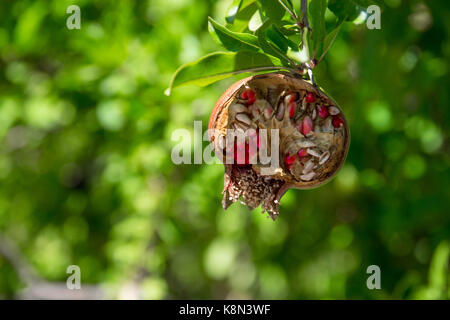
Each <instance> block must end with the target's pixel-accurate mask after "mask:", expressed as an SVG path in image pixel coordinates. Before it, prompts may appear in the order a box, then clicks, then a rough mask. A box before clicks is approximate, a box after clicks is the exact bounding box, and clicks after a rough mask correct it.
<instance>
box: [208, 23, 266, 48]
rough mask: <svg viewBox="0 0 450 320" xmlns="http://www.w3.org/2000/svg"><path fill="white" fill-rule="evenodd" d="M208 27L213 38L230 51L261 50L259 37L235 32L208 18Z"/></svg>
mask: <svg viewBox="0 0 450 320" xmlns="http://www.w3.org/2000/svg"><path fill="white" fill-rule="evenodd" d="M208 20H209V22H208V29H209V32H210V33H211V35H212V36H213V38H214V39H215V40H216V41H218V42H219V43H221V44H222V45H223V46H224V47H225V48H226V49H227V50H229V51H239V50H255V51H258V50H259V46H258V38H257V37H256V36H254V35H252V34H249V33H239V32H233V31H231V30H229V29H227V28H226V27H224V26H222V25H220V24H219V23H217V22H216V21H214V20H213V19H212V18H211V17H209V18H208Z"/></svg>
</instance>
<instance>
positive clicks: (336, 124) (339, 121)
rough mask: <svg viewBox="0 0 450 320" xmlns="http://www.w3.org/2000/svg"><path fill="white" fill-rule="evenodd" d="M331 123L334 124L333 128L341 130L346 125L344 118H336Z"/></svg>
mask: <svg viewBox="0 0 450 320" xmlns="http://www.w3.org/2000/svg"><path fill="white" fill-rule="evenodd" d="M331 123H332V124H333V127H335V128H339V127H341V126H343V125H344V120H342V118H341V117H339V116H334V117H333V121H332V122H331Z"/></svg>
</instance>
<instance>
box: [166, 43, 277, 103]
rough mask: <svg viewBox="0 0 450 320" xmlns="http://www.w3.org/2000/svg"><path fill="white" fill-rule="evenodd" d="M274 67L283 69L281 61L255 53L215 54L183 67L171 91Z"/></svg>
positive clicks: (169, 90) (175, 77) (176, 76)
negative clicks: (184, 86) (179, 87)
mask: <svg viewBox="0 0 450 320" xmlns="http://www.w3.org/2000/svg"><path fill="white" fill-rule="evenodd" d="M273 67H280V69H282V64H281V61H280V60H279V59H277V58H275V57H271V56H269V55H267V54H264V53H259V52H254V51H239V52H215V53H211V54H209V55H206V56H204V57H203V58H200V59H199V60H197V61H195V62H191V63H188V64H185V65H183V66H181V67H180V68H179V69H178V70H177V71H176V72H175V74H174V75H173V78H172V81H171V83H170V87H169V89H168V90H167V91H166V94H168V95H169V94H170V92H171V90H172V88H174V87H178V86H181V85H187V84H195V85H199V86H206V85H208V84H211V83H213V82H216V81H219V80H222V79H225V78H228V77H230V76H232V75H234V74H238V73H243V72H252V71H253V72H254V71H263V70H267V69H270V68H273Z"/></svg>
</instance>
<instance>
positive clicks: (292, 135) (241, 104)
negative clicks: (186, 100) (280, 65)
mask: <svg viewBox="0 0 450 320" xmlns="http://www.w3.org/2000/svg"><path fill="white" fill-rule="evenodd" d="M320 114H322V116H320ZM335 119H339V121H336V120H335ZM208 128H209V129H211V130H212V132H214V133H215V134H214V135H211V143H212V144H213V146H214V149H215V153H216V155H221V157H220V158H222V159H224V160H225V161H224V165H225V178H224V190H223V195H224V196H223V201H222V205H223V207H224V209H226V208H228V207H229V206H230V205H231V204H232V203H233V202H236V201H238V200H241V202H242V203H243V204H245V205H247V206H248V207H249V208H250V209H254V208H256V207H258V206H259V205H261V207H262V209H263V211H267V212H268V214H269V215H270V217H271V218H272V219H276V217H277V216H278V204H279V201H280V199H281V197H282V195H283V194H284V193H285V192H286V191H287V190H288V189H290V188H298V189H309V188H314V187H317V186H319V185H322V184H324V183H325V182H327V181H329V180H330V179H331V178H332V177H333V176H334V175H335V174H336V173H337V171H338V170H339V168H340V167H341V166H342V164H343V162H344V160H345V156H346V154H347V150H348V147H349V140H350V139H349V138H350V134H349V128H348V125H347V121H346V120H345V117H344V114H343V113H342V111H341V109H339V107H338V106H337V104H336V103H335V102H334V101H333V100H332V99H330V98H329V97H328V96H327V95H326V94H325V93H323V92H322V91H321V90H319V89H318V88H317V87H315V86H313V85H311V84H310V83H308V82H306V81H304V80H302V79H299V78H296V77H293V76H291V75H289V74H280V73H269V74H264V75H257V76H253V77H249V78H246V79H244V80H241V81H238V82H236V83H235V84H233V85H232V86H231V87H230V88H229V89H228V90H227V91H226V92H225V93H224V94H223V95H222V97H221V98H220V99H219V100H218V101H217V103H216V105H215V107H214V109H213V111H212V113H211V117H210V121H209V126H208ZM263 129H264V130H266V131H265V132H266V134H267V141H271V140H272V138H273V136H272V134H277V135H278V137H277V140H278V141H279V143H278V148H277V149H275V150H273V149H271V146H272V144H269V143H266V144H265V146H266V148H267V152H265V154H270V155H271V157H272V159H273V158H274V156H275V157H276V158H278V159H280V161H279V163H278V165H277V166H275V167H273V166H272V165H273V162H270V163H266V164H264V163H262V162H261V161H259V159H258V152H257V151H259V150H258V149H259V148H260V147H261V143H260V142H261V141H263V140H264V139H263V138H261V139H259V138H258V137H259V132H260V131H262V130H263ZM229 130H238V131H239V130H241V132H242V133H243V136H244V139H242V141H241V144H242V145H243V146H244V147H243V148H241V149H242V150H243V152H242V153H243V154H244V156H241V157H236V154H238V153H239V152H238V149H239V147H240V145H239V142H236V139H235V135H232V136H230V135H228V136H227V132H228V131H229ZM250 130H251V131H250ZM245 132H255V134H254V135H252V134H247V135H246V134H245ZM255 135H256V139H253V142H254V141H255V140H256V144H254V145H255V146H256V147H254V148H253V149H254V150H253V152H252V148H251V147H248V146H251V145H252V138H253V137H254V136H255ZM230 139H231V140H230ZM245 146H247V147H245ZM236 147H237V148H236ZM274 153H276V154H274ZM230 155H231V156H230ZM230 158H232V159H233V160H234V161H233V162H234V163H229V162H228V161H226V160H228V159H230ZM252 158H254V161H252V162H250V159H252ZM239 160H241V161H239ZM263 169H265V171H264V173H263Z"/></svg>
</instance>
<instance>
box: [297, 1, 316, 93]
mask: <svg viewBox="0 0 450 320" xmlns="http://www.w3.org/2000/svg"><path fill="white" fill-rule="evenodd" d="M300 10H301V11H302V25H303V28H302V45H303V50H304V51H305V54H306V57H307V59H306V62H305V66H306V68H307V70H308V76H309V80H311V82H312V84H313V86H315V87H316V86H317V84H316V83H315V81H314V74H313V71H312V69H313V67H312V66H311V58H310V56H309V46H308V32H309V30H310V28H309V21H308V0H301V8H300Z"/></svg>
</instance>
